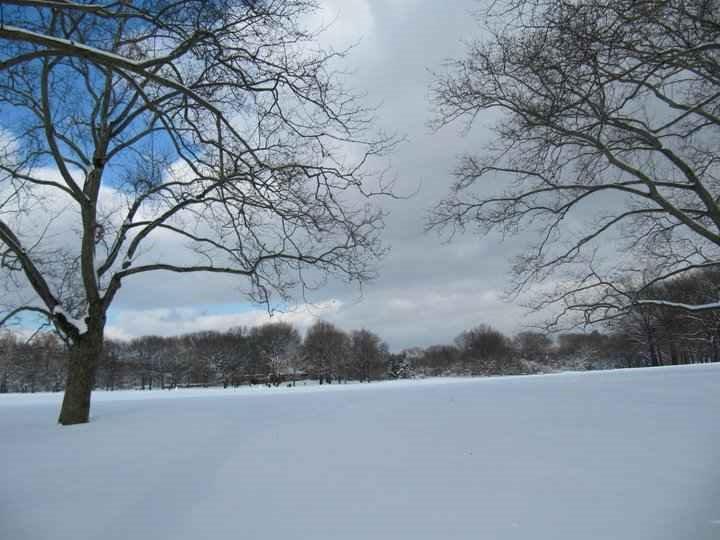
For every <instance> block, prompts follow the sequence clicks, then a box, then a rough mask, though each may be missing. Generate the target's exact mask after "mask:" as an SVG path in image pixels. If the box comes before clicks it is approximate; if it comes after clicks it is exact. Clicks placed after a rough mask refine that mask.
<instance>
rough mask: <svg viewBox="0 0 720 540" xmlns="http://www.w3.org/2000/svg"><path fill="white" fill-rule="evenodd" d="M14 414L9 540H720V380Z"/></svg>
mask: <svg viewBox="0 0 720 540" xmlns="http://www.w3.org/2000/svg"><path fill="white" fill-rule="evenodd" d="M59 402H60V396H59V395H57V394H40V395H33V396H29V395H4V396H0V430H1V433H2V436H1V437H0V456H3V458H4V463H5V465H6V466H5V467H4V468H2V469H0V486H2V489H0V538H8V539H14V540H26V539H33V540H35V539H49V538H52V539H65V538H68V539H69V538H72V539H74V540H78V539H97V538H102V539H104V540H111V539H127V538H132V539H133V540H140V539H164V538H168V539H173V540H181V539H198V538H213V539H215V538H217V539H224V538H257V539H268V540H274V539H283V540H285V539H287V538H308V539H333V540H337V539H367V538H374V539H393V540H395V539H413V540H421V539H486V538H487V539H492V540H504V539H508V540H514V539H533V540H546V539H547V540H562V539H568V540H569V539H572V540H577V539H583V540H592V539H614V540H621V539H632V540H644V539H647V540H650V539H652V540H671V539H672V540H677V539H685V538H687V539H690V538H692V539H693V540H705V539H707V540H710V539H717V538H720V468H719V467H718V463H719V460H718V458H719V457H720V455H719V454H720V450H719V449H720V422H718V420H717V416H718V411H719V410H720V365H702V366H687V367H674V368H652V369H642V370H618V371H612V372H593V373H567V374H559V375H548V376H530V377H509V378H502V377H498V378H488V379H439V380H438V379H427V380H422V381H400V382H386V383H377V384H355V385H340V386H338V385H332V386H306V387H298V388H294V389H293V388H284V387H282V388H277V389H267V388H259V387H256V388H241V389H238V390H231V389H229V390H202V389H191V390H176V391H153V392H141V391H135V392H132V391H127V392H97V393H96V394H95V396H94V402H93V421H92V422H91V423H90V424H86V425H82V426H73V427H67V428H62V427H59V426H57V425H55V424H54V421H55V418H56V414H57V410H58V405H59Z"/></svg>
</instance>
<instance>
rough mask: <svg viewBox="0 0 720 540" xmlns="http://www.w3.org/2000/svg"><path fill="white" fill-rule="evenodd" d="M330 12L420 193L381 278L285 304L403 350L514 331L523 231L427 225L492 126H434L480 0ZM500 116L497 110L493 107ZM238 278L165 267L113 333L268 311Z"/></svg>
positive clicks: (392, 234)
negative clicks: (436, 73)
mask: <svg viewBox="0 0 720 540" xmlns="http://www.w3.org/2000/svg"><path fill="white" fill-rule="evenodd" d="M323 4H324V8H325V9H324V11H323V13H322V14H321V21H323V22H330V21H333V22H332V25H331V27H330V29H329V30H328V31H327V32H326V33H325V35H324V36H323V43H324V44H331V45H333V46H335V47H336V48H342V47H344V46H346V45H348V44H351V43H355V42H357V43H358V45H357V46H356V47H355V49H354V50H353V52H352V54H351V55H350V57H349V58H348V59H347V64H346V67H348V68H349V69H351V70H352V71H353V74H352V76H351V77H350V80H349V84H350V85H352V86H353V87H354V88H356V89H358V90H361V91H364V92H366V93H367V96H368V100H369V101H370V102H372V103H381V107H380V109H379V111H378V127H381V128H385V129H389V130H393V131H397V132H398V133H400V134H402V135H404V136H405V137H406V139H407V140H406V142H405V143H404V144H402V145H401V146H400V147H399V148H398V150H397V152H396V153H395V154H394V155H393V156H392V168H393V171H394V173H395V174H396V175H397V177H398V181H397V185H396V191H397V192H398V193H401V194H402V193H411V192H415V191H417V194H416V195H415V196H414V197H412V198H411V199H409V200H402V201H386V202H385V203H383V204H384V205H385V206H386V208H387V210H389V211H390V215H389V217H388V219H387V228H386V231H385V242H386V243H387V245H388V246H389V247H390V248H391V251H390V253H389V254H388V255H387V257H386V258H385V259H384V260H383V261H382V262H381V265H380V267H379V278H378V279H377V280H376V281H374V282H372V283H370V284H368V285H367V286H366V287H365V288H364V290H363V291H362V294H361V292H360V291H358V290H357V289H348V288H345V287H342V286H341V285H339V284H337V283H330V284H329V285H328V287H326V288H324V289H323V290H321V291H318V292H316V293H315V294H314V296H313V298H312V300H313V302H314V305H313V306H311V307H303V308H300V309H298V310H295V311H292V312H290V313H286V314H282V315H279V316H277V317H278V318H279V319H286V320H290V321H292V322H294V323H296V324H298V326H300V327H301V328H303V329H304V328H306V327H307V326H308V325H309V324H311V323H312V322H313V320H314V319H315V318H317V317H320V318H323V319H325V320H328V321H331V322H333V323H336V324H337V325H339V326H340V327H342V328H344V329H346V330H351V329H356V328H361V327H364V328H367V329H369V330H372V331H374V332H376V333H378V334H379V335H380V336H382V338H383V339H385V340H386V341H387V342H388V344H389V345H390V347H391V349H392V350H399V349H402V348H405V347H411V346H427V345H431V344H434V343H447V342H450V341H452V339H453V338H454V337H455V336H456V335H457V334H459V333H460V332H461V331H462V330H464V329H467V328H470V327H472V326H475V325H478V324H481V323H486V324H491V325H493V326H495V327H497V328H499V329H501V330H503V331H505V332H508V333H513V332H515V331H517V330H520V329H521V326H522V324H523V322H524V321H523V310H522V309H521V308H519V307H517V306H515V305H512V304H510V303H507V302H504V301H503V300H502V298H501V297H502V293H503V291H504V289H506V288H507V286H508V279H507V275H508V272H509V269H510V261H509V257H510V256H511V255H512V254H514V253H517V252H518V250H519V248H520V245H519V244H518V242H517V241H515V240H512V239H510V240H508V241H506V242H504V243H503V242H500V241H499V240H498V239H497V238H480V237H478V236H473V235H467V236H462V237H456V238H455V239H454V240H453V242H452V243H446V242H444V239H443V238H442V237H441V236H438V235H437V234H427V233H424V232H423V224H424V220H425V215H426V213H427V211H428V209H429V208H430V207H431V206H432V205H433V203H434V202H436V201H437V200H439V199H440V198H441V197H442V196H443V195H444V194H445V193H446V192H447V189H448V186H449V183H450V180H451V177H450V171H451V170H452V167H453V162H454V160H455V159H456V157H457V156H458V154H460V153H461V152H463V151H467V150H471V149H473V148H477V147H478V146H479V144H480V142H481V141H482V140H483V138H486V137H488V134H487V131H486V130H484V129H483V128H482V127H481V124H482V122H483V119H481V124H478V126H477V127H476V129H475V130H474V131H473V132H472V133H471V134H470V135H469V136H462V135H461V133H460V126H457V127H456V128H454V129H453V128H448V129H445V130H442V131H441V132H440V133H433V132H431V130H430V129H429V128H428V127H427V123H428V121H429V120H430V119H431V117H432V111H431V105H430V103H429V99H428V94H429V91H428V87H429V83H430V81H431V79H432V74H431V73H430V70H432V69H435V70H438V69H441V66H442V63H443V61H444V60H446V59H448V58H451V57H458V56H459V55H461V54H462V51H463V44H462V40H463V39H468V38H471V37H473V36H477V35H478V33H479V32H480V28H479V26H478V25H477V23H476V21H475V20H474V19H473V17H472V16H471V12H472V11H473V10H476V9H477V8H478V6H479V4H478V2H477V0H453V1H452V2H438V1H436V0H324V2H323ZM485 121H486V123H490V119H485ZM235 290H236V288H235V287H234V284H233V280H232V279H231V278H227V279H225V278H221V279H218V278H217V277H215V276H209V277H202V278H198V277H197V276H194V277H191V278H187V279H186V278H183V277H180V278H178V277H177V276H168V275H167V274H162V273H159V274H158V273H155V274H152V273H151V274H150V275H148V276H147V277H143V278H142V281H141V279H140V278H138V279H137V280H136V281H133V282H129V283H128V284H127V285H126V286H124V287H123V289H122V290H121V294H120V295H119V296H118V298H117V302H116V304H115V305H114V308H113V309H112V311H111V314H110V320H109V328H108V335H109V336H111V337H124V338H128V337H134V336H138V335H143V334H160V335H173V334H179V333H184V332H190V331H195V330H208V329H214V330H224V329H226V328H229V327H232V326H237V325H251V324H257V323H259V322H262V321H264V320H266V319H267V315H266V313H265V312H264V310H263V308H262V307H258V306H252V305H247V304H243V299H242V297H241V296H240V295H238V294H236V293H235V292H234V291H235Z"/></svg>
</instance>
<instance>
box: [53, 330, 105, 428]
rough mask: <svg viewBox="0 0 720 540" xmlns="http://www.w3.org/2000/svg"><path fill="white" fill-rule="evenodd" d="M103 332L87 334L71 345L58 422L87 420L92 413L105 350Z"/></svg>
mask: <svg viewBox="0 0 720 540" xmlns="http://www.w3.org/2000/svg"><path fill="white" fill-rule="evenodd" d="M102 347H103V338H102V334H100V335H96V336H91V335H90V334H85V335H83V336H81V337H80V338H79V339H78V340H77V342H76V343H73V344H72V345H71V346H70V350H69V355H68V370H67V379H66V382H65V396H64V397H63V402H62V408H61V409H60V417H59V418H58V422H59V423H60V424H62V425H64V426H68V425H72V424H84V423H86V422H88V420H89V417H90V394H91V393H92V389H93V386H94V383H95V372H96V371H97V366H98V360H99V358H100V354H101V353H102Z"/></svg>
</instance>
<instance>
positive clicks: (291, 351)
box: [250, 322, 302, 386]
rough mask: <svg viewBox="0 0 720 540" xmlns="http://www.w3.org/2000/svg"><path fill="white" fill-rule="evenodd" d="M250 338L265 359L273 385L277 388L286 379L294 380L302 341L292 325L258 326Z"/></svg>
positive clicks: (279, 323)
mask: <svg viewBox="0 0 720 540" xmlns="http://www.w3.org/2000/svg"><path fill="white" fill-rule="evenodd" d="M250 338H251V339H253V340H254V341H255V345H256V347H257V349H258V351H259V352H260V354H261V355H262V356H263V358H264V361H265V362H264V363H265V364H266V365H267V367H268V371H269V375H270V382H271V383H272V384H274V385H275V386H277V385H279V384H280V383H281V382H282V381H283V379H284V378H286V377H287V378H292V379H293V380H294V377H295V375H296V373H297V367H298V365H297V363H298V357H299V356H300V345H301V342H302V340H301V339H300V333H299V332H298V331H297V330H296V329H295V328H294V327H293V326H292V325H291V324H289V323H285V322H276V323H266V324H263V325H261V326H257V327H255V328H253V329H252V330H251V332H250Z"/></svg>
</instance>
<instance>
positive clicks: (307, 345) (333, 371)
mask: <svg viewBox="0 0 720 540" xmlns="http://www.w3.org/2000/svg"><path fill="white" fill-rule="evenodd" d="M302 355H303V360H304V363H305V365H306V366H307V369H308V371H309V372H310V373H312V374H313V375H315V376H316V377H317V378H318V379H319V380H320V384H323V383H324V382H326V383H328V384H330V383H331V382H332V381H333V379H335V380H337V381H338V382H339V381H340V379H341V378H343V376H344V375H346V369H345V368H346V366H347V363H348V359H349V356H350V338H349V337H348V335H347V334H346V333H345V332H343V331H342V330H340V329H339V328H337V327H336V326H335V325H333V324H331V323H329V322H325V321H318V322H316V323H315V324H313V325H312V326H311V327H310V328H309V329H308V331H307V334H306V335H305V341H304V342H303V348H302Z"/></svg>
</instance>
